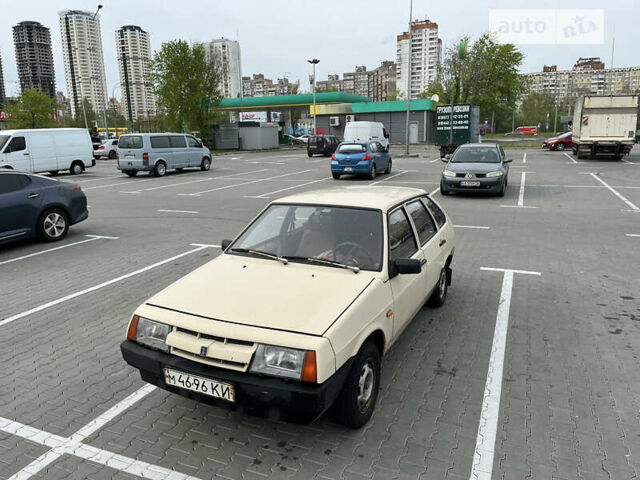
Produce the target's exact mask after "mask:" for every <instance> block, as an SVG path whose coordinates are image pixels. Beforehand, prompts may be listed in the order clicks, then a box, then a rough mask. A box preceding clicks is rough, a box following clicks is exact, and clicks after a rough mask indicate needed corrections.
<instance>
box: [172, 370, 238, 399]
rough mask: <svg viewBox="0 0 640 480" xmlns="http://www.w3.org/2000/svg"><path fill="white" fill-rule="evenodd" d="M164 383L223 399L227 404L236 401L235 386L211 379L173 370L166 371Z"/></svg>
mask: <svg viewBox="0 0 640 480" xmlns="http://www.w3.org/2000/svg"><path fill="white" fill-rule="evenodd" d="M164 381H165V383H166V384H167V385H172V386H174V387H178V388H184V389H185V390H190V391H192V392H197V393H202V394H203V395H208V396H210V397H215V398H221V399H222V400H226V401H227V402H235V401H236V392H235V389H234V388H233V385H230V384H228V383H223V382H218V381H217V380H212V379H210V378H204V377H200V376H198V375H191V374H190V373H184V372H179V371H177V370H172V369H171V368H165V369H164Z"/></svg>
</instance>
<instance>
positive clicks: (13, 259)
mask: <svg viewBox="0 0 640 480" xmlns="http://www.w3.org/2000/svg"><path fill="white" fill-rule="evenodd" d="M85 237H90V238H87V239H86V240H80V241H78V242H73V243H68V244H66V245H61V246H59V247H54V248H48V249H47V250H42V251H41V252H35V253H30V254H29V255H23V256H21V257H15V258H10V259H9V260H5V261H3V262H0V265H6V264H7V263H13V262H17V261H18V260H24V259H25V258H31V257H36V256H38V255H43V254H45V253H49V252H55V251H56V250H62V249H63V248H68V247H74V246H76V245H80V244H82V243H89V242H93V241H94V240H100V239H105V240H117V239H118V237H106V236H103V235H85Z"/></svg>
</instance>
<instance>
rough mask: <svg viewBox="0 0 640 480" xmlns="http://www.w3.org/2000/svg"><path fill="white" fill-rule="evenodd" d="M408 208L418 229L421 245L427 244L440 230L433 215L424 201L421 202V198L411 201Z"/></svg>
mask: <svg viewBox="0 0 640 480" xmlns="http://www.w3.org/2000/svg"><path fill="white" fill-rule="evenodd" d="M407 210H408V211H409V215H411V219H412V220H413V224H414V225H415V227H416V230H417V231H418V238H419V239H420V245H425V244H426V243H427V242H428V241H429V240H431V239H432V238H433V236H434V235H435V234H436V233H437V232H438V227H436V224H435V223H434V221H433V219H432V218H431V215H429V212H428V211H427V208H426V207H425V206H424V205H423V204H422V202H420V200H416V201H414V202H411V203H409V204H408V205H407Z"/></svg>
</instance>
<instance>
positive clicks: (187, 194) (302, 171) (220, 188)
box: [178, 170, 313, 197]
mask: <svg viewBox="0 0 640 480" xmlns="http://www.w3.org/2000/svg"><path fill="white" fill-rule="evenodd" d="M312 171H313V170H300V171H297V172H291V173H285V174H283V175H276V176H275V177H267V178H261V179H259V180H251V181H249V182H243V183H236V184H235V185H227V186H224V187H218V188H212V189H210V190H203V191H201V192H194V193H179V194H178V195H182V196H185V197H198V196H200V195H201V194H203V193H209V192H217V191H219V190H226V189H227V188H234V187H241V186H243V185H250V184H253V183H258V182H266V181H268V180H275V179H276V178H282V177H288V176H291V175H298V174H300V173H306V172H312Z"/></svg>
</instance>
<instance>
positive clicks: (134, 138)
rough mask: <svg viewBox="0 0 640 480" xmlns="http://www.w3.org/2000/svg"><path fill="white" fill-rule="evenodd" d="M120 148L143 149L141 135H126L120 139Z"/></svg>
mask: <svg viewBox="0 0 640 480" xmlns="http://www.w3.org/2000/svg"><path fill="white" fill-rule="evenodd" d="M118 146H119V147H120V148H142V137H141V136H139V135H124V136H122V137H120V142H119V145H118Z"/></svg>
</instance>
